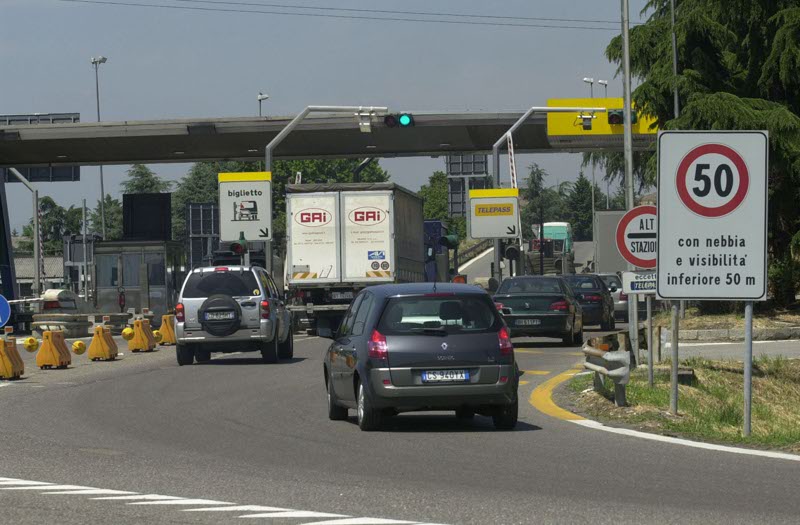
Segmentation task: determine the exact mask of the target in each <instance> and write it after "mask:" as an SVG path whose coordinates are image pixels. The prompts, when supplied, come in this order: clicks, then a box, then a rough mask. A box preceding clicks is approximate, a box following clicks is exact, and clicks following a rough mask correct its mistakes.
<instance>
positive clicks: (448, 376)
mask: <svg viewBox="0 0 800 525" xmlns="http://www.w3.org/2000/svg"><path fill="white" fill-rule="evenodd" d="M467 381H469V371H468V370H426V371H424V372H422V382H423V383H465V382H467Z"/></svg>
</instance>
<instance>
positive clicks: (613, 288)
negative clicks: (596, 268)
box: [611, 284, 617, 293]
mask: <svg viewBox="0 0 800 525" xmlns="http://www.w3.org/2000/svg"><path fill="white" fill-rule="evenodd" d="M616 291H617V285H616V284H612V285H611V293H614V292H616Z"/></svg>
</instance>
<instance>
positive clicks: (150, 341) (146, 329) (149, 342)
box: [128, 319, 156, 352]
mask: <svg viewBox="0 0 800 525" xmlns="http://www.w3.org/2000/svg"><path fill="white" fill-rule="evenodd" d="M155 347H156V340H155V338H154V337H153V331H152V330H151V329H150V321H146V320H141V319H137V320H136V321H134V322H133V338H132V339H131V340H130V341H128V350H130V351H131V352H152V351H153V350H154V349H155Z"/></svg>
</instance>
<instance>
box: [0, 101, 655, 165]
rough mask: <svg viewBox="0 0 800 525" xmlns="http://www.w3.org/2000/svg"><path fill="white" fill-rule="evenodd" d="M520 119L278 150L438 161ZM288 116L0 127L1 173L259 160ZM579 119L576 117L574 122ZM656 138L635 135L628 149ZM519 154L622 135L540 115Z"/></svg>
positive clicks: (323, 130) (575, 147)
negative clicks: (568, 128) (554, 129)
mask: <svg viewBox="0 0 800 525" xmlns="http://www.w3.org/2000/svg"><path fill="white" fill-rule="evenodd" d="M523 113H524V112H523V111H520V112H502V113H497V112H492V113H489V112H469V113H419V112H416V113H414V114H413V115H414V126H411V127H405V128H403V127H393V128H390V127H387V126H386V125H385V124H384V122H383V118H382V117H375V118H373V123H372V126H371V128H372V132H371V133H364V132H361V131H359V126H358V122H357V120H356V116H355V115H353V116H352V117H348V116H330V115H324V114H321V115H310V116H308V117H307V118H306V119H305V120H304V121H303V122H302V123H301V124H300V125H299V126H298V128H297V129H295V130H294V131H292V133H290V134H289V136H288V137H286V139H285V140H284V141H283V142H282V143H281V144H280V145H279V146H278V147H277V149H276V151H275V152H274V155H275V157H278V158H283V159H303V158H335V157H340V158H343V157H403V156H437V155H447V154H449V153H462V152H476V153H477V152H484V153H486V152H491V149H492V145H493V144H494V142H495V141H497V139H498V138H499V137H501V136H502V135H503V134H504V133H505V132H506V131H507V130H508V129H509V128H510V127H511V126H512V125H513V124H514V122H516V120H517V119H518V118H519V117H520V116H521V115H522V114H523ZM292 118H293V117H233V118H192V119H176V120H149V121H124V122H99V123H97V122H91V123H86V122H82V123H60V124H36V125H10V126H0V166H13V167H17V168H19V167H25V166H47V165H66V166H69V165H84V166H85V165H93V164H131V163H161V162H194V161H202V160H258V159H261V158H263V155H264V147H265V146H266V145H267V143H269V141H270V140H272V139H273V138H274V137H275V135H276V134H277V133H278V132H280V131H281V130H282V129H283V128H284V127H285V126H286V125H287V124H288V123H289V122H290V121H291V119H292ZM575 118H576V119H577V118H578V115H577V114H576V115H575ZM654 139H655V135H652V134H650V135H648V134H637V133H634V147H635V148H637V149H643V148H646V147H649V146H650V144H651V143H652V142H653V141H654ZM514 149H515V151H516V152H518V153H535V152H573V151H574V152H578V151H587V150H592V149H610V150H621V149H622V135H621V134H618V135H612V136H602V135H591V134H587V135H586V136H580V132H577V134H576V135H574V136H566V137H564V136H562V137H554V136H552V134H551V136H548V124H547V118H546V116H545V114H534V115H533V116H532V117H531V118H530V119H529V120H528V121H527V122H526V123H525V124H523V125H522V126H520V127H519V129H518V130H517V131H516V132H515V134H514Z"/></svg>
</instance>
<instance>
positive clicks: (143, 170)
mask: <svg viewBox="0 0 800 525" xmlns="http://www.w3.org/2000/svg"><path fill="white" fill-rule="evenodd" d="M127 176H128V179H127V180H125V181H123V182H122V193H166V192H168V191H169V190H170V188H172V182H171V181H168V180H164V179H162V178H161V177H159V176H158V175H156V174H155V172H154V171H153V170H151V169H150V168H148V167H147V166H145V165H144V164H133V165H132V166H131V167H130V169H128V172H127Z"/></svg>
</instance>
